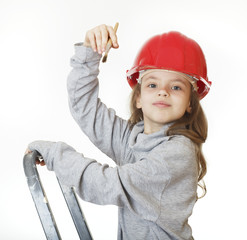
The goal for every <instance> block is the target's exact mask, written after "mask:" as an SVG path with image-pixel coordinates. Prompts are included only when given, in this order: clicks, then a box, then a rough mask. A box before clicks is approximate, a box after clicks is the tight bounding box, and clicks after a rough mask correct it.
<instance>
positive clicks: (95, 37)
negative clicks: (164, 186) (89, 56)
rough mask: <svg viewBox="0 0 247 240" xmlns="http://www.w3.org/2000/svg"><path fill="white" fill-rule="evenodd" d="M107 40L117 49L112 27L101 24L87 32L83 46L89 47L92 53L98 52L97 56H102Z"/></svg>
mask: <svg viewBox="0 0 247 240" xmlns="http://www.w3.org/2000/svg"><path fill="white" fill-rule="evenodd" d="M109 38H111V40H112V47H113V48H118V47H119V45H118V41H117V35H116V33H115V32H114V30H113V27H112V26H107V25H105V24H102V25H99V26H97V27H95V28H93V29H91V30H89V31H87V33H86V36H85V40H84V43H83V45H84V46H86V47H91V48H92V49H93V51H94V52H96V51H98V53H99V54H102V53H103V52H104V51H105V50H106V45H107V42H108V40H109Z"/></svg>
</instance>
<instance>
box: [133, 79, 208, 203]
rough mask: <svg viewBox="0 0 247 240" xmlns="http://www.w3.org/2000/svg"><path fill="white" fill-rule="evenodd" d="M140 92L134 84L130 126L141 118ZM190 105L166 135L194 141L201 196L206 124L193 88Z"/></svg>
mask: <svg viewBox="0 0 247 240" xmlns="http://www.w3.org/2000/svg"><path fill="white" fill-rule="evenodd" d="M140 94H141V84H136V86H135V87H134V88H133V91H132V94H131V99H130V113H131V116H130V118H129V124H130V126H131V128H132V127H133V126H134V125H135V124H136V123H138V122H140V121H142V120H143V113H142V110H141V109H138V108H137V107H136V100H137V97H138V96H140ZM190 106H191V112H190V113H188V112H185V114H184V116H183V117H182V118H180V119H179V120H177V121H176V122H175V123H174V124H172V125H171V126H170V127H169V129H168V130H167V135H168V136H171V135H184V136H186V137H188V138H189V139H191V141H193V142H194V143H195V145H196V150H197V166H198V186H199V187H200V188H201V189H202V190H203V193H202V195H201V196H200V197H199V198H202V197H204V196H205V195H206V193H207V189H206V185H205V183H204V181H203V177H204V176H205V175H206V173H207V164H206V160H205V158H204V156H203V153H202V144H203V143H204V142H205V141H206V139H207V132H208V124H207V119H206V116H205V114H204V112H203V109H202V107H201V104H200V101H199V98H198V95H197V93H196V92H195V91H193V90H192V91H191V99H190Z"/></svg>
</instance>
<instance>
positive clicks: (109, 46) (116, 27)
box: [105, 22, 119, 53]
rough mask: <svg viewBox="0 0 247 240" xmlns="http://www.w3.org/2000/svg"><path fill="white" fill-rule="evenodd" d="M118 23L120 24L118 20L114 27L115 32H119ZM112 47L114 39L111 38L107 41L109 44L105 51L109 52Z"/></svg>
mask: <svg viewBox="0 0 247 240" xmlns="http://www.w3.org/2000/svg"><path fill="white" fill-rule="evenodd" d="M118 25H119V23H118V22H117V23H116V24H115V26H114V29H113V30H114V32H115V33H116V32H117V29H118ZM111 47H112V40H111V38H109V40H108V42H107V45H106V51H105V53H108V52H109V50H110V48H111Z"/></svg>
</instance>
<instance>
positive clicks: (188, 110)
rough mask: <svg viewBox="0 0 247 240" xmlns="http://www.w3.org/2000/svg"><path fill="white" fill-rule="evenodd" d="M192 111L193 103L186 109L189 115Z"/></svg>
mask: <svg viewBox="0 0 247 240" xmlns="http://www.w3.org/2000/svg"><path fill="white" fill-rule="evenodd" d="M191 111H192V107H191V103H190V102H189V104H188V106H187V108H186V112H187V113H191Z"/></svg>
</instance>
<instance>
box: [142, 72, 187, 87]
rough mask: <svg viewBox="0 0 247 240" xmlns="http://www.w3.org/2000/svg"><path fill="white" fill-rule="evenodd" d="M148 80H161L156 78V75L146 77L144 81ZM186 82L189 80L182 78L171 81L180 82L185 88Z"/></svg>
mask: <svg viewBox="0 0 247 240" xmlns="http://www.w3.org/2000/svg"><path fill="white" fill-rule="evenodd" d="M146 80H159V78H158V77H156V76H154V75H150V76H144V78H143V81H146ZM185 81H187V80H185V79H181V78H173V79H171V82H179V83H181V84H183V85H184V86H186V83H185Z"/></svg>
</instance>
